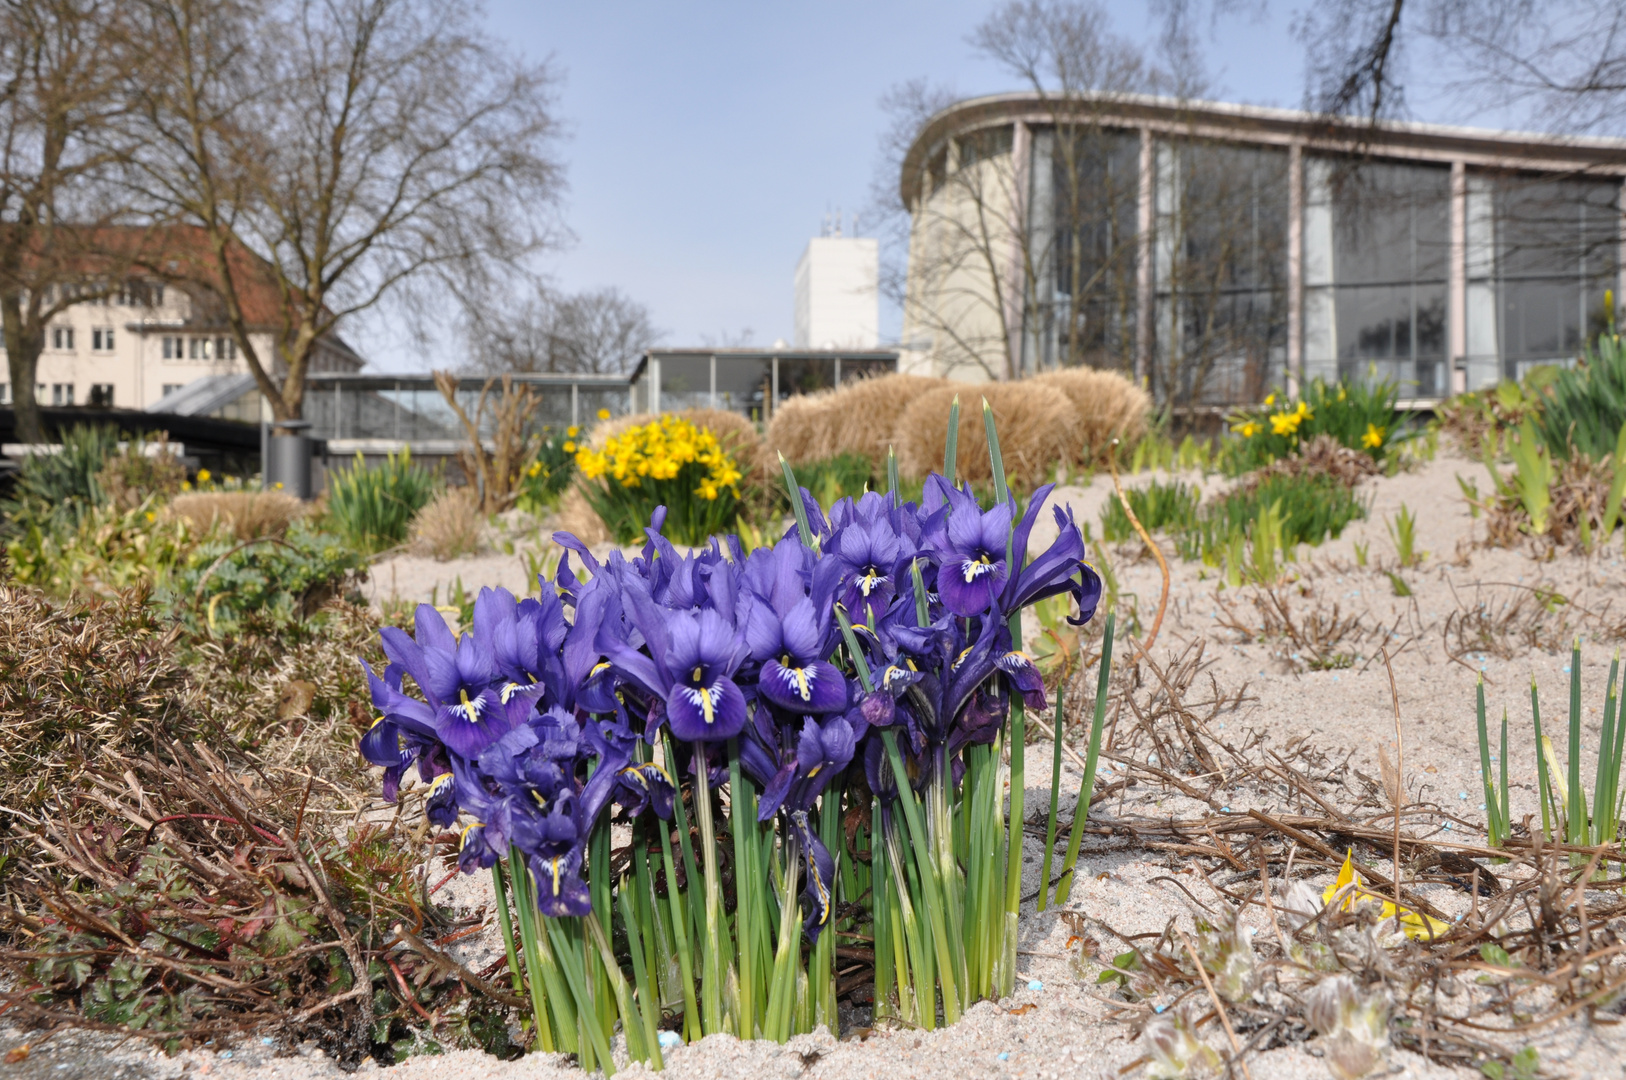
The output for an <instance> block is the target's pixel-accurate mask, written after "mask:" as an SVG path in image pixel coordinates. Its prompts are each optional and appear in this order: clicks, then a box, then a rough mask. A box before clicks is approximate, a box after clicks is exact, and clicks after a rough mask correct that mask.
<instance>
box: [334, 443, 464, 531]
mask: <svg viewBox="0 0 1626 1080" xmlns="http://www.w3.org/2000/svg"><path fill="white" fill-rule="evenodd" d="M438 487H439V482H438V480H437V478H436V476H435V474H434V473H432V472H430V471H429V470H428V469H426V468H424V467H423V466H422V465H419V464H418V463H417V462H415V461H413V460H412V449H411V447H404V448H403V449H402V450H401V452H400V453H399V454H389V455H386V457H385V458H384V460H383V461H382V462H380V463H379V464H378V465H376V466H373V467H369V466H368V465H367V463H366V460H365V459H364V458H363V457H362V456H361V454H360V453H359V452H358V453H357V454H356V460H355V463H354V464H352V465H350V466H349V467H348V468H337V469H332V470H330V471H329V472H328V476H327V525H328V527H329V528H330V529H332V530H333V531H334V532H336V533H338V534H340V535H341V536H343V537H344V538H345V539H346V540H347V541H348V542H349V543H350V545H351V546H352V547H354V548H355V549H356V550H358V551H364V552H375V551H383V550H384V549H385V548H391V547H395V546H396V545H397V544H400V543H401V542H402V541H404V540H405V539H406V538H407V527H408V526H409V525H411V523H412V519H413V518H414V517H415V516H417V514H418V512H419V511H420V510H422V509H423V508H424V507H425V506H427V505H428V504H429V500H430V499H432V498H434V496H435V491H436V489H437V488H438Z"/></svg>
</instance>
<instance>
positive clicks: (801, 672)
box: [779, 655, 815, 701]
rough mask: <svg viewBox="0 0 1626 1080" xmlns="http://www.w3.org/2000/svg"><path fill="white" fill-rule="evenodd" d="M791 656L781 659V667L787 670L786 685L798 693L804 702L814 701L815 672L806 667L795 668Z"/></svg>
mask: <svg viewBox="0 0 1626 1080" xmlns="http://www.w3.org/2000/svg"><path fill="white" fill-rule="evenodd" d="M794 663H795V662H794V661H793V660H791V658H790V656H789V655H785V656H781V657H780V658H779V666H780V667H782V668H784V669H785V684H786V685H787V686H789V687H791V688H792V689H793V690H795V691H796V696H797V697H799V698H801V699H802V700H803V701H812V700H813V680H814V678H815V676H814V674H813V672H811V671H809V670H808V669H807V668H804V667H795V666H793V665H794Z"/></svg>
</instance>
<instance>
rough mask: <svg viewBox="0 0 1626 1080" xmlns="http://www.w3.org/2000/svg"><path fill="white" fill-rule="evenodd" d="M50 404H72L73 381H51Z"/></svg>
mask: <svg viewBox="0 0 1626 1080" xmlns="http://www.w3.org/2000/svg"><path fill="white" fill-rule="evenodd" d="M51 404H52V405H72V404H73V383H71V382H70V383H60V382H59V383H52V384H51Z"/></svg>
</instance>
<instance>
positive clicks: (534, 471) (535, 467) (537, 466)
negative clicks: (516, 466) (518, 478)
mask: <svg viewBox="0 0 1626 1080" xmlns="http://www.w3.org/2000/svg"><path fill="white" fill-rule="evenodd" d="M525 475H526V476H529V477H530V478H531V479H532V480H535V479H536V478H537V477H538V476H540V475H542V463H541V462H540V461H533V462H531V467H530V468H529V469H526V470H525Z"/></svg>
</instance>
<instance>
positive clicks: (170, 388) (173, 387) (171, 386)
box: [163, 382, 186, 397]
mask: <svg viewBox="0 0 1626 1080" xmlns="http://www.w3.org/2000/svg"><path fill="white" fill-rule="evenodd" d="M185 385H186V384H185V383H178V382H167V383H165V384H164V393H163V396H164V397H169V395H171V394H173V393H174V392H175V391H177V390H179V389H180V388H181V387H183V386H185Z"/></svg>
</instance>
